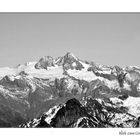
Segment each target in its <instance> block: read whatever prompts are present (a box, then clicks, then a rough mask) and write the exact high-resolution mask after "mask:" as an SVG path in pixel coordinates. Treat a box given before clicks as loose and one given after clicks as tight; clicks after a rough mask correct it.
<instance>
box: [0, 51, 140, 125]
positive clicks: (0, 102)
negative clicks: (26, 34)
mask: <svg viewBox="0 0 140 140" xmlns="http://www.w3.org/2000/svg"><path fill="white" fill-rule="evenodd" d="M139 110H140V68H139V67H136V66H129V67H126V68H121V67H119V66H115V65H114V66H104V65H100V64H97V63H95V62H92V61H91V62H88V61H83V60H81V59H79V58H78V57H76V56H75V55H74V54H73V53H70V52H68V53H66V54H65V55H64V56H60V57H58V58H53V57H51V56H43V57H42V58H40V59H39V60H38V61H35V62H28V63H25V64H21V65H18V66H16V67H14V68H8V67H5V68H0V127H19V126H20V127H139V120H140V119H139V118H140V111H139Z"/></svg>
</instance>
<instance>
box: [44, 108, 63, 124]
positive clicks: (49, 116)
mask: <svg viewBox="0 0 140 140" xmlns="http://www.w3.org/2000/svg"><path fill="white" fill-rule="evenodd" d="M60 108H61V107H60V106H54V107H53V108H50V109H49V111H48V112H47V113H46V114H45V115H47V117H46V118H45V121H46V122H47V123H50V122H51V119H52V118H53V117H54V116H55V115H56V113H57V112H58V110H59V109H60Z"/></svg>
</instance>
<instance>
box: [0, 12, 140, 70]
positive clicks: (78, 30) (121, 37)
mask: <svg viewBox="0 0 140 140" xmlns="http://www.w3.org/2000/svg"><path fill="white" fill-rule="evenodd" d="M66 52H73V53H74V54H75V56H77V57H79V58H80V59H83V60H93V61H95V62H97V63H100V64H104V65H111V66H113V65H119V66H127V65H137V66H140V59H139V58H140V13H133V14H132V13H127V14H126V13H123V14H122V13H100V14H99V13H30V14H29V13H9V14H8V13H0V67H3V66H10V67H11V66H16V65H17V64H22V63H24V62H28V61H36V60H38V59H39V58H40V57H42V56H45V55H51V56H53V57H58V56H63V55H65V53H66Z"/></svg>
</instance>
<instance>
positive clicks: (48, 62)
mask: <svg viewBox="0 0 140 140" xmlns="http://www.w3.org/2000/svg"><path fill="white" fill-rule="evenodd" d="M52 66H54V60H53V58H52V57H51V56H44V57H42V58H41V59H40V60H39V61H38V63H36V65H35V68H36V69H46V70H47V68H48V67H52Z"/></svg>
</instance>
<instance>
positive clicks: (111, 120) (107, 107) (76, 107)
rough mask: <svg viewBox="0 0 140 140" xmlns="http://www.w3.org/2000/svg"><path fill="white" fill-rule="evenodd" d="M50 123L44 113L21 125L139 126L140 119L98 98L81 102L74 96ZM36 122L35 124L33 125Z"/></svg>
mask: <svg viewBox="0 0 140 140" xmlns="http://www.w3.org/2000/svg"><path fill="white" fill-rule="evenodd" d="M54 112H55V111H54ZM117 115H121V116H122V118H123V120H121V118H120V120H121V121H120V122H117ZM52 116H53V117H52V118H51V119H50V122H49V123H48V122H47V121H46V119H47V117H48V116H47V115H43V116H42V117H41V118H39V119H38V121H37V123H36V124H35V123H34V121H31V122H29V123H28V124H24V125H21V126H20V127H54V128H65V127H66V128H69V127H82V128H106V127H121V128H123V127H129V128H132V127H139V126H140V121H139V120H140V119H139V117H138V118H136V117H134V116H132V115H129V114H128V113H127V112H126V111H124V110H123V109H122V108H118V107H115V106H113V105H112V104H111V103H110V104H106V103H105V102H104V101H101V102H99V101H98V99H93V98H90V97H88V98H85V99H83V100H82V103H80V102H79V101H78V100H77V99H75V98H72V99H70V100H68V101H67V102H66V104H64V105H63V106H62V107H61V108H60V109H59V110H58V111H57V112H56V113H55V114H54V115H53V114H52ZM32 124H34V125H32Z"/></svg>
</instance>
